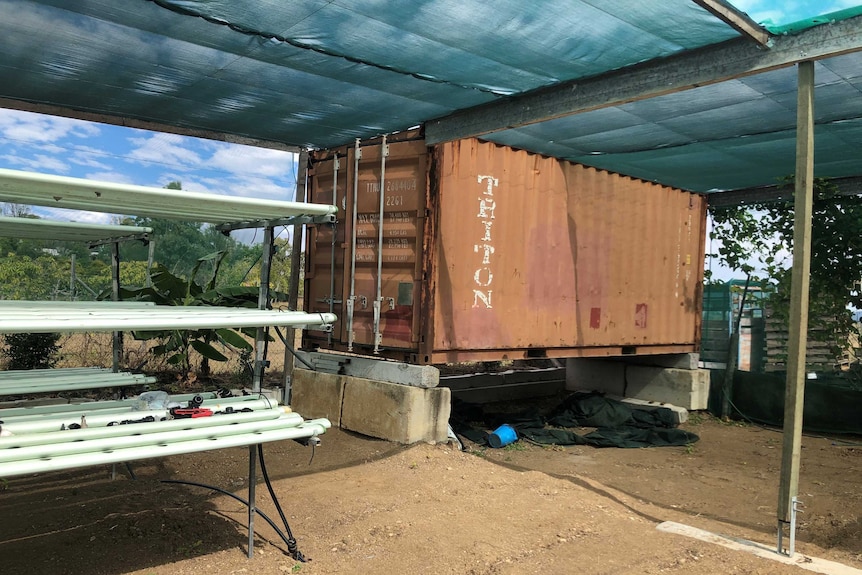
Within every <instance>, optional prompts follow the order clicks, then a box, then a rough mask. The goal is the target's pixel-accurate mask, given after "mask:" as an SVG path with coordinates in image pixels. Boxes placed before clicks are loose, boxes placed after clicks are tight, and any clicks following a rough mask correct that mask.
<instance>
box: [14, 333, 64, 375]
mask: <svg viewBox="0 0 862 575" xmlns="http://www.w3.org/2000/svg"><path fill="white" fill-rule="evenodd" d="M3 339H4V340H5V341H6V345H5V346H4V347H3V349H2V354H3V356H4V357H5V358H6V360H7V361H8V366H7V367H8V369H48V368H51V367H54V366H55V365H56V364H57V361H58V360H59V359H60V358H59V357H58V356H57V352H58V351H60V346H59V345H57V342H58V341H59V340H60V334H59V333H10V334H7V335H5V336H4V337H3Z"/></svg>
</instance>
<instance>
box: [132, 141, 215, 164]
mask: <svg viewBox="0 0 862 575" xmlns="http://www.w3.org/2000/svg"><path fill="white" fill-rule="evenodd" d="M129 141H130V142H131V143H132V144H133V145H135V146H137V147H136V148H134V149H133V150H132V151H131V152H130V153H129V155H128V158H129V159H131V160H134V161H138V162H144V163H157V164H165V165H168V166H173V167H180V168H193V169H198V168H201V167H202V165H203V164H204V161H203V159H202V158H201V156H200V154H198V153H197V152H195V151H193V150H191V149H190V142H189V141H188V138H185V137H183V136H178V135H176V134H161V133H159V134H151V135H148V136H146V137H142V138H129Z"/></svg>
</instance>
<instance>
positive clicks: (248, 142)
mask: <svg viewBox="0 0 862 575" xmlns="http://www.w3.org/2000/svg"><path fill="white" fill-rule="evenodd" d="M0 108H8V109H10V110H20V111H22V112H33V113H36V114H47V115H49V116H59V117H61V118H72V119H75V120H86V121H88V122H98V123H100V124H109V125H113V126H123V127H124V128H138V129H140V130H149V131H151V132H164V133H166V134H177V135H178V136H190V137H192V138H203V139H206V140H215V141H218V142H226V143H228V144H241V145H243V146H255V147H258V148H269V149H272V150H279V151H282V152H294V153H298V152H299V150H300V147H299V146H295V145H291V144H285V143H284V142H274V141H272V140H262V139H260V138H249V137H246V136H238V135H236V134H229V133H227V132H217V131H214V130H204V129H202V128H193V127H191V126H173V125H171V124H166V123H164V122H151V121H148V120H138V119H136V118H128V117H123V116H112V115H110V114H100V113H97V112H88V111H86V110H76V109H74V108H69V107H66V106H56V105H54V104H42V103H38V102H28V101H25V100H15V99H13V98H0Z"/></svg>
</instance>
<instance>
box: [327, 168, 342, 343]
mask: <svg viewBox="0 0 862 575" xmlns="http://www.w3.org/2000/svg"><path fill="white" fill-rule="evenodd" d="M340 167H341V163H340V162H339V161H338V154H334V155H333V156H332V205H333V206H337V205H338V168H340ZM335 226H336V224H335V223H334V222H333V224H332V226H331V229H332V246H331V247H330V252H329V313H335V236H336V235H337V234H336V232H337V231H338V230H337V229H336V227H335ZM326 342H327V343H328V344H329V346H330V347H332V331H330V332H329V333H327V334H326Z"/></svg>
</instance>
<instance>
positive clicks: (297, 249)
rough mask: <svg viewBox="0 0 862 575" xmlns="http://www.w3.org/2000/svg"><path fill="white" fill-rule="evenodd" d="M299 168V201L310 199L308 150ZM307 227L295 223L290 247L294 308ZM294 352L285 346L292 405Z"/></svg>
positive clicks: (289, 337)
mask: <svg viewBox="0 0 862 575" xmlns="http://www.w3.org/2000/svg"><path fill="white" fill-rule="evenodd" d="M297 161H298V162H299V169H298V170H297V174H296V193H295V195H294V200H295V201H297V202H305V201H308V200H307V199H306V197H305V196H306V189H307V188H306V178H307V176H308V150H306V149H304V148H303V149H302V150H300V152H299V159H298V160H297ZM304 229H305V228H303V227H302V224H294V225H293V242H292V244H291V249H290V284H289V287H288V290H287V307H288V308H289V309H292V310H296V309H299V307H298V306H299V281H300V278H299V268H300V267H301V256H302V232H303V230H304ZM284 339H285V340H286V341H287V343H288V344H290V345H291V346H292V345H293V342H294V339H296V329H295V328H293V327H287V328H285V330H284ZM294 364H295V362H294V358H293V352H292V351H291V350H290V349H288V348H287V346H285V348H284V394H283V398H282V399H283V402H284V404H285V405H290V400H291V395H292V388H293V367H294Z"/></svg>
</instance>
